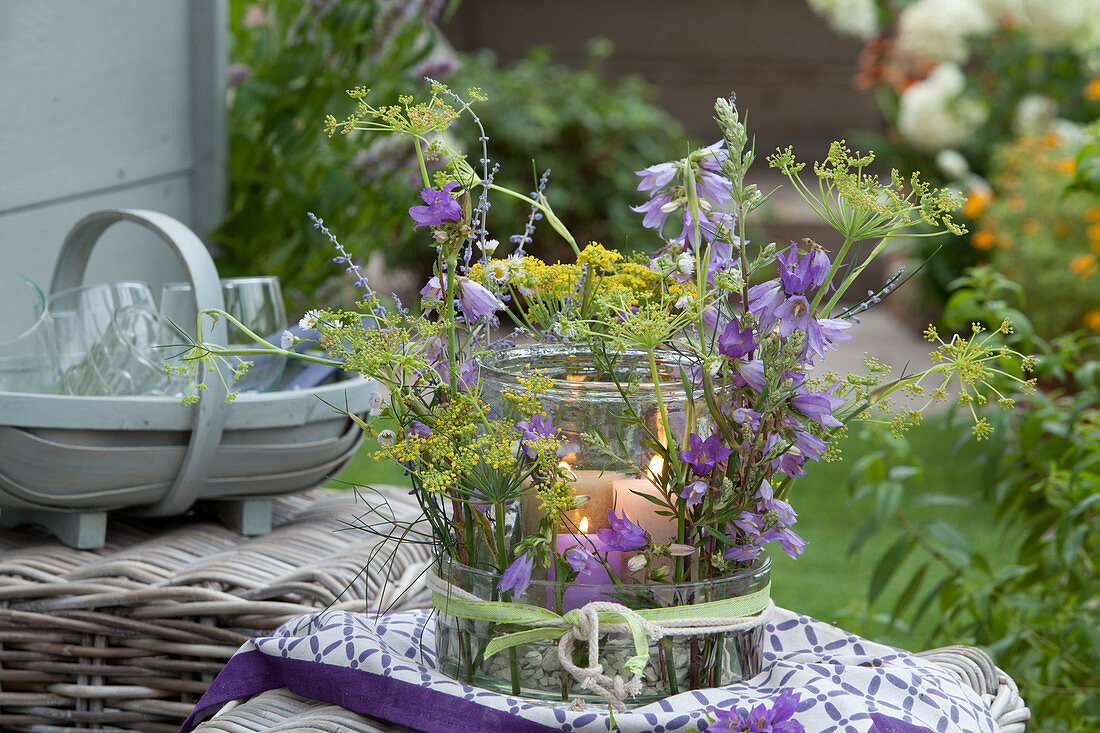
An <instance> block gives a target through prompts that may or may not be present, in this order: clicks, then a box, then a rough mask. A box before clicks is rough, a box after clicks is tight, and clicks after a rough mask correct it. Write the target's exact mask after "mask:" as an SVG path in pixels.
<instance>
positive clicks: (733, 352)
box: [718, 320, 760, 359]
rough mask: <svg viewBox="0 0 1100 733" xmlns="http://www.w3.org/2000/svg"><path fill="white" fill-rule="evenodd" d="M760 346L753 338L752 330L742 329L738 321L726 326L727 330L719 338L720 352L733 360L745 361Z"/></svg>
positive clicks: (732, 321)
mask: <svg viewBox="0 0 1100 733" xmlns="http://www.w3.org/2000/svg"><path fill="white" fill-rule="evenodd" d="M759 347H760V344H758V343H756V341H754V340H753V338H752V328H751V327H750V328H745V329H741V326H740V324H739V323H737V321H736V320H731V321H730V322H729V323H727V324H726V329H725V330H724V331H723V332H722V334H721V335H720V336H719V337H718V352H719V353H721V354H725V355H726V356H728V357H729V358H731V359H744V358H745V357H746V356H748V355H749V354H750V353H752V352H753V350H755V349H757V348H759Z"/></svg>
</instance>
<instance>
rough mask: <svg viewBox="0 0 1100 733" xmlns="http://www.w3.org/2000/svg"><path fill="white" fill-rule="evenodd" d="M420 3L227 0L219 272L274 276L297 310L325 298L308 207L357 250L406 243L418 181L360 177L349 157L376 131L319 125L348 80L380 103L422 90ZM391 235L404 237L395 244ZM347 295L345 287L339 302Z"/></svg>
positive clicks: (428, 16) (321, 257)
mask: <svg viewBox="0 0 1100 733" xmlns="http://www.w3.org/2000/svg"><path fill="white" fill-rule="evenodd" d="M414 5H415V6H416V8H412V6H414ZM428 5H429V3H425V2H419V3H415V2H402V3H398V2H382V1H375V0H362V1H356V2H348V1H343V2H334V1H332V0H328V1H316V2H308V3H302V2H298V0H266V2H251V3H246V2H243V0H233V2H232V3H231V20H232V32H231V38H230V58H231V60H232V61H233V64H232V66H231V67H230V85H231V88H230V90H229V99H228V104H229V120H228V122H229V134H230V136H229V212H228V215H227V217H226V219H225V220H224V221H223V222H222V224H221V225H220V226H219V228H218V229H217V231H215V232H214V234H213V238H214V240H215V242H216V243H217V244H218V245H219V247H218V250H217V252H216V254H217V261H218V267H219V271H220V272H221V273H222V274H223V275H224V276H233V275H243V274H258V273H262V274H270V275H278V276H279V277H280V278H282V281H283V292H284V293H285V294H286V295H287V296H288V299H290V300H291V301H292V302H294V304H295V305H296V306H297V308H298V310H301V308H303V307H305V306H306V305H308V304H310V303H316V300H317V299H318V298H319V297H320V296H322V295H323V296H324V297H323V298H322V299H323V300H324V302H328V303H334V302H336V301H338V300H339V294H338V293H321V292H319V290H320V288H321V287H322V286H323V285H324V284H325V282H326V281H328V280H329V279H330V278H332V277H333V276H334V275H336V274H339V273H340V268H338V267H337V266H336V265H333V264H332V262H331V258H332V255H333V253H332V251H331V248H330V247H329V246H328V243H327V242H325V241H324V240H323V238H321V237H320V236H319V235H318V233H317V232H316V231H315V230H314V229H313V226H312V223H311V222H310V221H309V219H308V218H307V217H306V212H309V211H312V212H314V213H316V214H317V215H318V216H320V217H322V218H324V219H325V221H326V223H327V225H328V226H329V227H330V228H331V229H332V230H333V231H334V232H336V233H337V235H338V236H340V237H341V238H342V241H343V242H344V244H345V245H346V246H347V247H348V248H349V249H350V250H352V251H354V252H355V253H356V254H357V255H358V256H360V257H364V256H365V255H366V254H368V253H369V252H370V251H371V250H373V249H375V248H378V247H383V246H387V245H390V244H393V243H394V240H395V239H397V241H404V240H408V239H409V238H410V236H409V235H411V233H412V225H411V222H409V221H408V217H407V216H406V214H405V212H406V210H407V208H408V206H407V204H405V203H404V202H405V201H408V200H411V199H412V198H414V197H415V194H416V191H417V188H415V187H414V186H413V185H412V184H411V183H407V182H404V181H402V180H401V176H400V173H399V172H395V173H394V174H393V175H391V176H388V177H386V178H383V179H377V178H376V179H373V180H370V181H364V180H363V175H362V173H361V168H362V164H361V159H360V160H359V161H357V159H356V154H357V152H358V151H359V150H361V149H363V148H366V147H369V146H371V144H372V143H374V142H375V141H376V139H377V136H372V135H368V134H364V135H361V136H357V137H350V136H349V137H336V138H333V139H331V140H330V139H329V138H328V136H327V135H325V133H324V130H323V127H322V123H323V120H324V115H325V113H326V112H328V111H331V110H333V109H334V108H337V107H341V108H342V107H345V106H346V105H347V104H348V102H349V100H348V98H347V95H346V93H345V90H346V89H348V88H349V87H352V86H355V85H356V84H360V83H362V84H366V85H369V86H371V87H373V89H374V90H375V94H376V95H377V96H378V97H379V98H380V99H396V98H397V96H398V95H399V94H408V93H412V92H415V91H416V90H417V89H418V88H419V87H420V85H421V81H420V79H421V77H422V76H423V74H424V73H425V71H426V70H430V69H431V68H432V67H433V66H434V64H433V62H432V61H431V60H430V57H429V54H430V53H431V51H432V49H433V47H434V45H435V41H434V32H433V30H432V28H431V26H430V21H431V20H432V19H433V17H434V16H435V15H436V14H437V12H438V10H437V7H436V8H432V7H428ZM436 6H438V3H437V4H436ZM409 10H415V12H407V11H409ZM402 184H404V186H403V188H402ZM392 232H407V233H406V234H405V236H404V240H402V238H401V236H398V237H394V236H393V235H392V234H391V233H392ZM334 282H339V283H344V282H345V280H343V279H341V280H337V281H334ZM348 282H350V281H348ZM349 288H350V284H349ZM353 297H354V295H352V294H350V290H349V293H348V294H347V295H346V296H345V299H351V298H353Z"/></svg>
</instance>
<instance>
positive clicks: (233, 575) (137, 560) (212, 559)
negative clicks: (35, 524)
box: [0, 489, 429, 733]
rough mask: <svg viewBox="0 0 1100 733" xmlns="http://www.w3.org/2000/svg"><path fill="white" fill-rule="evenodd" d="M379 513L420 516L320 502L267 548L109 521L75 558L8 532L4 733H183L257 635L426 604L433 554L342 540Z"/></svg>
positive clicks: (321, 494) (157, 525) (383, 499)
mask: <svg viewBox="0 0 1100 733" xmlns="http://www.w3.org/2000/svg"><path fill="white" fill-rule="evenodd" d="M368 498H369V505H368ZM368 506H369V507H374V509H370V508H368ZM374 511H381V512H385V513H387V514H389V513H392V514H394V515H396V516H397V517H398V518H401V519H405V520H411V519H413V518H415V517H416V516H417V515H418V514H419V508H418V507H415V506H414V504H413V503H411V500H410V498H409V497H408V496H407V492H406V491H403V490H400V489H393V490H383V491H381V492H380V494H378V495H373V496H369V497H368V496H364V497H362V498H357V497H356V495H355V493H354V492H351V491H330V490H317V491H313V492H309V493H307V494H302V495H298V496H293V497H286V498H282V499H278V500H276V502H275V508H274V519H273V525H274V528H273V530H272V532H271V534H269V535H265V536H263V537H254V538H249V537H242V536H241V535H239V534H237V533H236V532H234V531H232V530H229V529H226V528H225V527H223V526H222V525H220V524H218V523H216V522H213V521H202V520H197V519H191V520H175V521H163V520H161V521H153V522H150V521H149V520H125V519H117V520H116V519H112V524H111V527H110V529H109V533H108V538H107V545H106V546H105V547H103V548H102V549H99V550H75V549H71V548H68V547H65V546H63V545H61V544H60V543H58V542H56V541H53V540H51V539H49V538H45V537H39V536H36V535H34V534H32V533H29V532H26V531H17V530H0V730H2V731H35V732H36V733H53V732H54V731H74V730H81V731H112V732H113V731H141V732H143V733H144V732H148V733H161V732H162V731H163V732H164V733H175V731H177V730H178V728H179V725H180V723H181V722H182V720H183V719H184V718H185V717H186V716H187V714H188V713H190V711H191V708H192V707H193V706H194V704H195V702H196V701H197V700H198V699H199V697H200V696H201V695H202V693H203V692H204V691H205V690H206V688H207V686H208V685H209V684H210V682H211V680H213V678H214V676H215V675H216V674H217V673H218V671H219V670H220V669H221V668H222V666H223V665H224V664H225V662H226V660H228V659H229V657H230V656H232V655H233V653H234V652H235V651H236V650H237V648H238V647H239V646H240V645H241V644H242V643H243V642H244V641H245V640H247V639H249V638H250V637H253V636H261V635H264V634H266V633H268V632H270V631H271V630H273V629H274V628H275V627H277V626H278V625H279V624H281V623H282V622H283V621H285V620H287V619H289V618H291V617H292V616H296V615H298V614H301V613H307V612H310V611H314V610H317V609H320V608H326V607H332V608H339V609H345V610H366V609H367V608H368V604H369V608H371V609H375V608H379V607H382V608H389V607H393V608H413V607H421V606H424V605H427V604H428V602H429V601H428V597H427V594H426V592H425V590H424V587H423V583H422V582H421V581H420V580H419V578H420V574H421V572H422V570H423V569H424V567H425V564H426V561H427V559H428V556H429V551H428V549H427V548H426V547H424V546H423V545H419V544H413V543H403V544H402V545H401V546H400V549H398V550H395V549H394V548H395V545H393V544H392V543H382V542H381V541H380V539H379V538H378V537H376V536H375V535H373V534H371V533H369V532H364V531H361V530H355V529H347V530H346V531H338V530H340V529H341V528H346V527H347V525H348V524H349V523H350V524H357V523H359V522H360V521H361V522H368V523H372V524H380V523H381V522H380V519H379V518H378V517H377V516H373V515H372V512H374ZM357 518H358V519H357ZM365 567H366V568H367V569H366V570H365V571H364V568H365ZM322 730H324V729H322ZM363 730H372V729H370V728H364V729H363Z"/></svg>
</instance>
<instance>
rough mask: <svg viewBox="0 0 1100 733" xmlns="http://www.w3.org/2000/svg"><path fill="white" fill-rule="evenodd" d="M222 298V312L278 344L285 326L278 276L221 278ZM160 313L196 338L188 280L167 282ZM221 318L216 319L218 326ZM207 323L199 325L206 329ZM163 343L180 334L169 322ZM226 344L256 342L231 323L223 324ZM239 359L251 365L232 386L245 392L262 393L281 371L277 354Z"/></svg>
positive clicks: (233, 361)
mask: <svg viewBox="0 0 1100 733" xmlns="http://www.w3.org/2000/svg"><path fill="white" fill-rule="evenodd" d="M221 286H222V298H223V299H224V301H225V312H226V313H228V314H230V315H231V316H233V317H234V318H236V319H237V320H238V321H240V322H241V323H242V324H243V325H244V326H245V327H246V328H248V329H249V330H251V331H252V332H253V333H255V334H257V335H259V336H261V337H263V338H266V339H268V340H269V341H271V342H272V343H278V339H279V335H280V334H281V333H282V331H283V329H285V328H286V308H285V306H284V305H283V294H282V290H281V289H280V288H279V278H277V277H269V276H257V277H235V278H225V279H223V280H222V281H221ZM160 314H161V317H162V318H163V319H164V320H165V321H170V322H171V323H172V324H175V325H176V326H177V327H178V328H180V329H181V330H183V331H184V333H186V334H187V336H188V337H189V338H191V339H194V338H197V334H196V332H195V325H196V320H197V317H198V307H197V305H196V303H195V295H194V291H193V290H192V288H191V284H190V283H183V282H178V283H168V284H166V285H165V286H164V289H163V290H162V291H161V296H160ZM223 322H224V321H220V322H219V324H218V326H217V327H218V328H220V327H221V324H222V323H223ZM208 326H209V324H208V322H204V323H203V328H204V329H206V328H208ZM162 332H163V333H164V338H165V339H167V340H166V341H164V343H179V342H180V341H181V338H180V335H179V334H178V333H177V332H176V331H175V329H174V328H172V327H171V325H170V324H167V323H164V324H162ZM226 344H227V345H228V346H229V347H234V346H238V347H246V348H247V347H252V346H255V345H256V343H255V342H254V341H253V340H252V339H251V338H249V337H248V336H247V335H246V334H244V333H243V332H242V331H241V330H240V329H238V328H236V327H234V326H233V325H232V324H228V325H227V330H226ZM243 360H247V361H250V362H252V366H250V367H249V368H248V371H246V372H245V373H244V374H243V375H242V376H241V377H240V378H239V379H238V380H237V381H236V383H235V384H234V388H235V389H237V390H239V391H242V392H246V391H257V392H262V391H264V390H267V389H270V388H271V387H273V386H274V385H275V384H276V383H277V382H278V381H279V378H280V377H281V376H282V374H283V368H284V367H285V365H286V360H285V359H283V358H282V357H278V356H262V355H261V356H249V357H245V358H244V359H243ZM241 361H242V359H241V358H237V357H233V358H231V359H230V360H229V364H230V366H231V367H232V368H234V369H235V368H236V367H237V365H238V364H239V363H240V362H241Z"/></svg>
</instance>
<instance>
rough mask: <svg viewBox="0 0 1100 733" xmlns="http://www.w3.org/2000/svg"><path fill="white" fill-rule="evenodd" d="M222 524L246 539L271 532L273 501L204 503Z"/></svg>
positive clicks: (231, 500)
mask: <svg viewBox="0 0 1100 733" xmlns="http://www.w3.org/2000/svg"><path fill="white" fill-rule="evenodd" d="M203 503H204V504H206V505H207V506H208V507H209V509H210V511H212V512H213V513H214V516H216V517H217V518H218V519H220V520H221V522H222V524H224V525H225V526H226V527H229V528H230V529H232V530H236V531H237V532H240V533H241V534H243V535H244V536H245V537H256V536H259V535H263V534H268V533H269V532H271V499H262V498H258V499H228V500H224V501H208V502H207V501H204V502H203Z"/></svg>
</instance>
